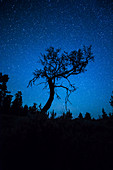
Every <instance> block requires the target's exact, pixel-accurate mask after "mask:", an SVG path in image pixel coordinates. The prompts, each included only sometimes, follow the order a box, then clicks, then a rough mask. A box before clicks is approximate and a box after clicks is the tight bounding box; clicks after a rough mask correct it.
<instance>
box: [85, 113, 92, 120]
mask: <svg viewBox="0 0 113 170" xmlns="http://www.w3.org/2000/svg"><path fill="white" fill-rule="evenodd" d="M85 119H86V120H91V115H90V113H88V112H86V114H85Z"/></svg>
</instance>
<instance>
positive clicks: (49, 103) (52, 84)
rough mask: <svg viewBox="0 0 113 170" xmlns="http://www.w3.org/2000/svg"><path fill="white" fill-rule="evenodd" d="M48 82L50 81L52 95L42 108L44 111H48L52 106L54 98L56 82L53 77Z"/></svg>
mask: <svg viewBox="0 0 113 170" xmlns="http://www.w3.org/2000/svg"><path fill="white" fill-rule="evenodd" d="M48 83H49V88H50V96H49V99H48V101H47V103H46V104H45V106H44V107H43V108H42V110H41V111H42V112H47V110H48V109H49V108H50V107H51V104H52V102H53V99H54V83H53V82H52V79H49V81H48Z"/></svg>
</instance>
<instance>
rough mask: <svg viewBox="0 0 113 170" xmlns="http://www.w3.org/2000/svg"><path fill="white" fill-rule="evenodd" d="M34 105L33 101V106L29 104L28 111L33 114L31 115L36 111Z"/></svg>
mask: <svg viewBox="0 0 113 170" xmlns="http://www.w3.org/2000/svg"><path fill="white" fill-rule="evenodd" d="M36 106H37V104H36V103H33V106H30V107H29V111H30V113H31V114H33V115H34V114H36V113H37V107H36Z"/></svg>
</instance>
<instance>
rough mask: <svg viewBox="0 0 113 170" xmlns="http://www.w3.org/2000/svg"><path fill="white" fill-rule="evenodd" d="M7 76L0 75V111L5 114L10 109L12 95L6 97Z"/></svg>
mask: <svg viewBox="0 0 113 170" xmlns="http://www.w3.org/2000/svg"><path fill="white" fill-rule="evenodd" d="M8 80H9V77H8V75H6V74H5V75H2V73H0V110H1V111H2V112H4V113H6V112H7V111H8V110H9V109H10V104H11V99H12V95H7V94H9V93H10V92H9V91H8V90H7V85H6V84H7V82H8Z"/></svg>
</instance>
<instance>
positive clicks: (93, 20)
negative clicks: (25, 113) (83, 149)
mask: <svg viewBox="0 0 113 170" xmlns="http://www.w3.org/2000/svg"><path fill="white" fill-rule="evenodd" d="M112 7H113V4H112V0H99V1H98V0H41V1H40V0H1V1H0V72H2V73H3V74H8V75H9V78H10V79H9V82H8V90H9V91H11V94H13V95H14V94H15V93H16V92H17V91H18V90H21V91H22V94H23V105H25V104H27V105H28V106H30V105H33V103H34V102H36V103H37V104H38V105H39V104H40V103H41V104H42V106H43V105H44V104H45V103H46V101H47V99H48V96H49V91H48V90H42V88H43V87H42V86H38V87H37V86H33V87H32V88H27V85H28V82H29V80H30V79H32V78H33V75H32V72H33V71H34V70H35V69H36V68H37V67H40V64H39V63H38V62H37V61H39V56H40V53H44V52H45V49H46V48H48V47H50V46H53V47H55V48H61V49H62V52H63V51H64V50H65V51H67V52H70V51H71V50H74V49H76V50H77V49H79V48H82V47H83V45H86V46H89V45H92V52H93V54H94V56H95V62H94V63H93V62H91V63H89V65H88V66H87V72H85V73H82V74H80V75H78V76H74V77H71V78H70V79H71V80H72V82H73V83H75V85H76V87H78V89H77V90H76V91H75V92H74V93H73V94H71V96H70V101H71V103H72V105H70V104H68V109H70V110H71V112H72V113H73V116H75V117H77V116H78V114H79V113H80V112H82V113H83V115H84V114H85V113H86V112H89V113H91V116H92V117H98V115H101V114H102V113H101V110H102V108H103V107H104V108H105V111H106V112H107V113H109V112H110V111H111V106H110V104H109V100H110V96H111V94H112V90H113V67H112V66H113V47H112V45H113V34H112V33H113V12H112ZM57 91H58V92H59V95H60V96H61V97H62V99H61V100H58V99H57V98H56V96H55V100H54V102H53V104H52V107H51V109H50V111H51V110H53V109H54V110H55V111H56V112H57V113H58V115H60V114H61V113H62V112H63V111H65V103H64V102H65V91H64V90H61V89H60V90H58V89H57Z"/></svg>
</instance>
